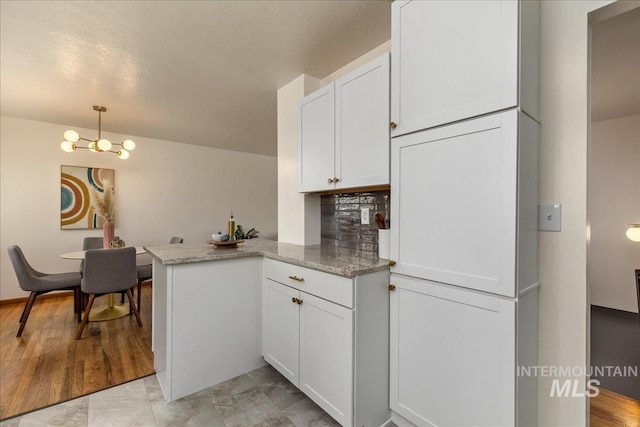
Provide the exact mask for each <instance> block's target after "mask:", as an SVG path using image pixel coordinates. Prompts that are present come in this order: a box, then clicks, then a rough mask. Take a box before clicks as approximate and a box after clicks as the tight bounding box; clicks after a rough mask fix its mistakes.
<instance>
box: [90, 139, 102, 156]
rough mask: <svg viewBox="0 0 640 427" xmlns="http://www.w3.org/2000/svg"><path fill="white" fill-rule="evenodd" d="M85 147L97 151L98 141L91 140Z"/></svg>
mask: <svg viewBox="0 0 640 427" xmlns="http://www.w3.org/2000/svg"><path fill="white" fill-rule="evenodd" d="M87 148H88V149H89V150H91V151H93V152H94V153H97V152H99V151H100V150H98V143H97V142H95V141H91V142H90V143H89V145H88V146H87Z"/></svg>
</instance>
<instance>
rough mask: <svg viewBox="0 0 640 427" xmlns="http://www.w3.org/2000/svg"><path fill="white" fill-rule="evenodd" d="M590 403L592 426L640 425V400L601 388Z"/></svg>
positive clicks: (632, 426) (638, 426)
mask: <svg viewBox="0 0 640 427" xmlns="http://www.w3.org/2000/svg"><path fill="white" fill-rule="evenodd" d="M590 403H591V422H590V425H591V427H610V426H624V427H640V401H637V400H634V399H631V398H629V397H626V396H623V395H621V394H618V393H614V392H612V391H609V390H606V389H603V388H601V389H600V394H599V395H598V396H597V397H595V398H592V399H591V402H590Z"/></svg>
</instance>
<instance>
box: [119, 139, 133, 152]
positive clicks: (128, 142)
mask: <svg viewBox="0 0 640 427" xmlns="http://www.w3.org/2000/svg"><path fill="white" fill-rule="evenodd" d="M122 148H125V149H127V150H129V151H133V150H135V149H136V143H135V142H133V141H132V140H130V139H125V140H124V141H122Z"/></svg>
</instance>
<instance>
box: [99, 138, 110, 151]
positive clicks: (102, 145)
mask: <svg viewBox="0 0 640 427" xmlns="http://www.w3.org/2000/svg"><path fill="white" fill-rule="evenodd" d="M98 148H99V149H100V150H102V151H109V150H111V141H109V140H108V139H101V140H100V141H98Z"/></svg>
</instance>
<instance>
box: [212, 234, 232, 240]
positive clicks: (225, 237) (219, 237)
mask: <svg viewBox="0 0 640 427" xmlns="http://www.w3.org/2000/svg"><path fill="white" fill-rule="evenodd" d="M211 237H212V238H213V240H214V241H216V242H225V241H227V240H228V239H229V235H228V234H222V233H217V234H212V235H211Z"/></svg>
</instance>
